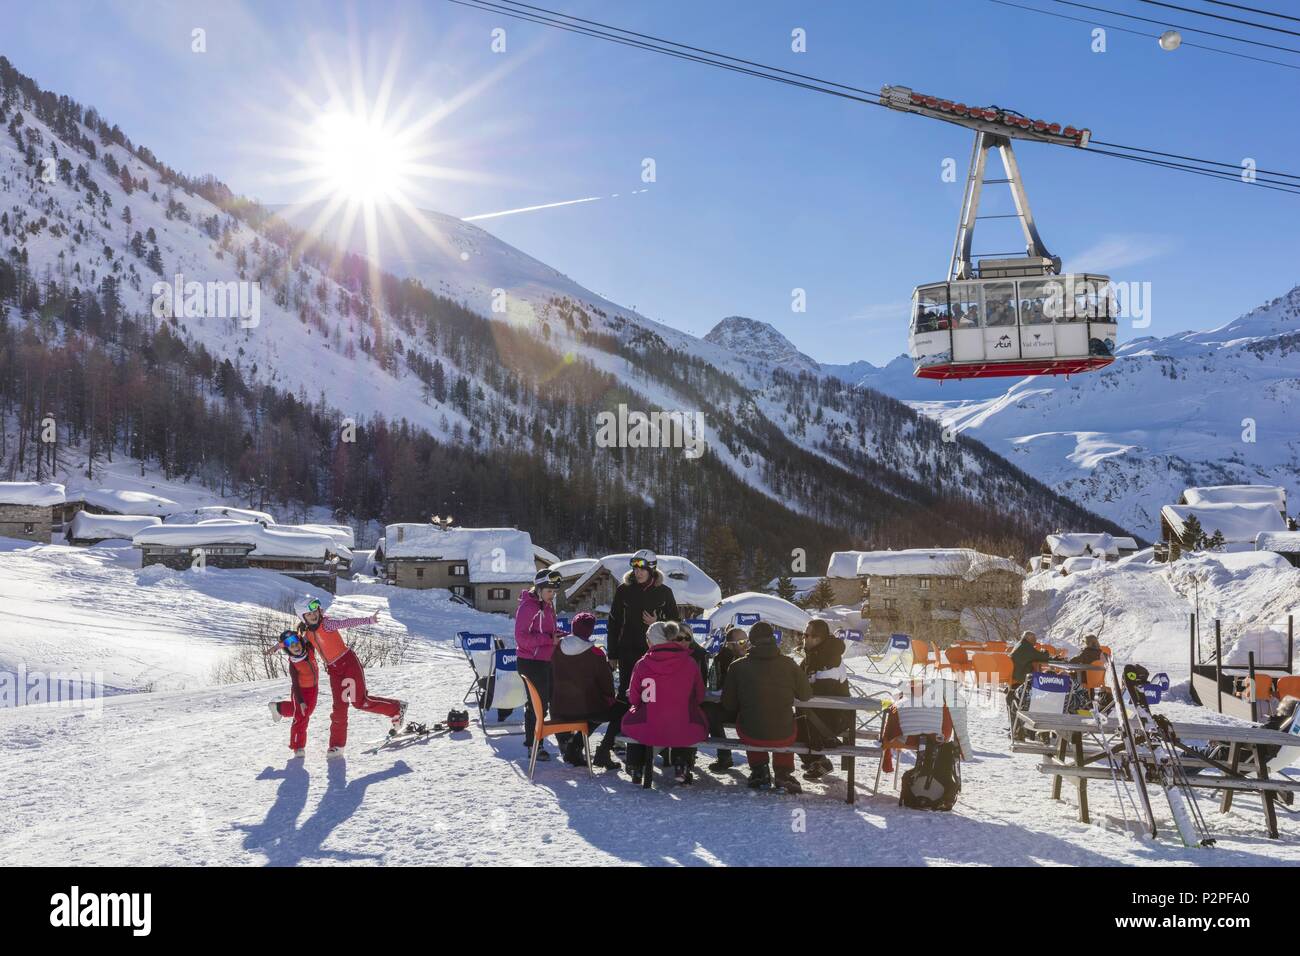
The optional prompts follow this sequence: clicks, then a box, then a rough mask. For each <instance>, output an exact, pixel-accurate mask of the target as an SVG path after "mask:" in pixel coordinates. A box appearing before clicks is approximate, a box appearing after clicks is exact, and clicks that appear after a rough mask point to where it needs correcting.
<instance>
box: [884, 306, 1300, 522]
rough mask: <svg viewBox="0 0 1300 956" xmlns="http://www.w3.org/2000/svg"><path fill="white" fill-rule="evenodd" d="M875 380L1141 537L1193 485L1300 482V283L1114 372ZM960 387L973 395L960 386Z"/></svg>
mask: <svg viewBox="0 0 1300 956" xmlns="http://www.w3.org/2000/svg"><path fill="white" fill-rule="evenodd" d="M903 361H905V359H902V358H900V359H899V360H898V362H896V363H891V364H890V366H887V368H892V367H893V366H894V365H895V364H898V363H901V362H903ZM992 381H993V382H994V383H996V381H997V380H992ZM871 384H872V387H875V388H880V389H881V390H883V391H886V392H888V393H889V394H892V395H895V396H896V397H899V398H904V399H905V400H907V401H908V403H909V404H911V405H912V406H913V407H914V408H917V409H918V410H920V411H922V412H924V413H925V414H927V415H930V416H931V417H933V418H935V419H936V420H938V421H940V422H942V423H943V424H945V425H946V426H952V427H954V428H956V429H957V430H958V431H960V432H962V433H963V434H966V435H970V436H972V437H975V438H978V439H979V440H980V441H982V442H984V443H985V444H987V445H988V446H989V447H990V448H992V449H993V450H994V451H996V452H998V453H1000V454H1002V455H1005V456H1006V457H1007V458H1008V459H1009V460H1010V461H1012V462H1014V463H1015V464H1017V465H1019V466H1020V467H1021V468H1023V469H1025V471H1027V472H1029V473H1030V474H1033V475H1035V476H1037V477H1038V478H1040V479H1042V480H1043V481H1045V482H1046V483H1047V484H1049V485H1050V486H1051V487H1053V488H1054V489H1056V490H1057V491H1059V492H1061V493H1062V494H1064V495H1066V496H1068V497H1070V498H1071V499H1073V500H1074V501H1076V502H1078V503H1079V504H1081V505H1083V506H1084V507H1086V508H1089V509H1090V510H1093V511H1095V512H1097V513H1098V514H1101V515H1104V516H1106V517H1107V518H1110V519H1111V520H1112V521H1114V522H1116V523H1117V524H1120V525H1122V526H1124V527H1126V528H1129V529H1131V530H1132V531H1134V532H1136V533H1137V534H1140V535H1143V536H1145V537H1146V538H1148V539H1152V538H1154V537H1156V536H1158V533H1159V520H1160V519H1159V511H1160V508H1161V506H1162V505H1166V504H1170V503H1172V502H1175V501H1177V500H1178V497H1179V495H1180V494H1181V492H1182V490H1183V489H1184V488H1186V487H1188V486H1195V485H1220V484H1250V483H1257V484H1276V485H1281V486H1283V487H1285V488H1287V490H1288V491H1289V493H1290V496H1291V498H1292V500H1296V497H1295V496H1296V495H1297V493H1298V492H1300V478H1298V477H1297V475H1298V474H1300V429H1298V428H1297V427H1296V420H1297V413H1298V412H1300V288H1295V289H1292V290H1291V291H1290V292H1288V293H1287V294H1285V295H1283V296H1279V297H1278V298H1276V299H1274V300H1273V301H1271V302H1269V303H1267V304H1265V305H1262V306H1260V307H1259V308H1257V309H1254V310H1253V311H1251V312H1250V313H1248V314H1246V315H1243V316H1241V317H1239V318H1237V319H1235V320H1233V321H1232V322H1229V323H1227V324H1226V325H1223V326H1221V327H1219V328H1217V329H1212V330H1209V331H1203V332H1181V333H1178V334H1175V335H1170V336H1167V337H1164V338H1152V337H1145V338H1140V339H1135V340H1132V341H1129V342H1127V343H1124V344H1123V345H1122V346H1121V348H1120V350H1119V356H1118V358H1117V360H1116V361H1115V363H1114V364H1113V365H1111V366H1110V367H1109V368H1106V369H1104V370H1102V371H1100V372H1093V373H1089V374H1087V375H1078V376H1075V377H1073V378H1071V379H1069V380H1066V379H1062V378H1046V377H1042V378H1029V379H1023V380H1019V381H1015V382H1013V383H1012V384H1011V385H1010V387H1005V386H1006V383H1005V382H1003V383H1001V384H995V385H993V386H992V387H995V388H997V389H998V392H997V393H996V394H991V395H990V394H987V392H986V391H985V390H987V389H989V388H990V384H989V383H984V382H977V383H955V384H956V385H957V388H956V389H954V393H953V394H954V397H953V398H946V397H944V398H943V400H938V399H934V398H930V399H924V398H919V397H918V394H919V392H918V389H917V386H916V385H915V384H913V385H911V386H910V387H909V386H908V385H907V383H904V382H899V381H895V380H894V379H893V378H892V377H888V376H886V375H884V374H881V375H880V376H878V377H877V378H876V379H875V380H874V381H873V382H871ZM926 384H929V383H926ZM967 385H973V386H975V388H974V391H975V393H976V394H974V395H972V396H969V397H967V396H964V395H962V391H963V390H964V387H965V386H967ZM945 390H946V388H945ZM928 391H930V392H931V393H933V392H936V391H938V390H937V389H934V388H933V386H930V387H929V389H928Z"/></svg>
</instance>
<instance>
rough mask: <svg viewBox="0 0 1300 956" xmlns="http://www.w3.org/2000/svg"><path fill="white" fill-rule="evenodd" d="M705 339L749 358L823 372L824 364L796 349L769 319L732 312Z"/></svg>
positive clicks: (816, 372) (787, 366) (817, 372)
mask: <svg viewBox="0 0 1300 956" xmlns="http://www.w3.org/2000/svg"><path fill="white" fill-rule="evenodd" d="M704 341H706V342H712V343H713V344H714V345H718V346H721V347H722V348H724V349H727V350H728V351H729V352H734V353H735V354H737V355H740V356H744V357H746V358H754V359H759V360H760V361H763V362H770V363H772V364H773V365H780V366H783V367H785V368H791V367H793V368H797V369H802V370H804V371H808V372H812V373H814V374H820V373H821V365H819V364H818V363H817V362H816V361H814V360H813V359H812V358H810V357H809V356H807V355H805V354H804V353H802V352H800V351H799V350H798V349H797V348H795V345H794V343H793V342H791V341H790V340H789V339H787V338H786V337H785V336H784V335H782V334H781V333H780V332H779V331H778V330H777V328H776V327H775V326H774V325H772V324H771V323H770V322H762V321H759V320H758V319H751V318H748V317H746V316H743V315H729V316H727V317H726V318H725V319H723V320H722V321H721V322H719V323H718V324H717V325H715V326H714V327H713V328H712V329H710V330H709V333H708V334H707V335H706V336H704Z"/></svg>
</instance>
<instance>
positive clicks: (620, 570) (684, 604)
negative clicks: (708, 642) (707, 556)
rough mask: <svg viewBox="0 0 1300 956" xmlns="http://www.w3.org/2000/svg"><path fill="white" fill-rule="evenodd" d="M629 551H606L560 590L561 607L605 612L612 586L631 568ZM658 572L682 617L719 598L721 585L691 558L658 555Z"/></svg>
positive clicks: (693, 615)
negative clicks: (561, 595) (563, 603)
mask: <svg viewBox="0 0 1300 956" xmlns="http://www.w3.org/2000/svg"><path fill="white" fill-rule="evenodd" d="M631 558H632V555H631V554H630V553H628V554H608V555H606V556H605V557H603V558H601V559H600V560H599V561H598V562H596V563H595V564H593V565H592V566H591V567H590V568H588V569H587V571H586V572H585V573H584V574H583V575H582V576H581V577H580V578H578V580H577V581H575V582H574V583H573V586H572V587H570V588H569V589H568V590H567V591H565V592H564V601H565V610H566V611H572V612H575V613H576V612H578V611H591V612H592V613H593V614H598V615H601V616H604V615H607V614H609V608H610V605H611V604H613V602H614V589H615V588H616V587H618V585H619V584H620V583H621V582H622V580H623V576H624V575H625V574H627V573H628V571H630V570H631V565H629V564H628V562H629V561H630V560H631ZM659 573H660V574H662V575H663V576H664V584H666V585H668V587H670V588H672V591H673V599H674V600H675V601H676V602H677V610H678V612H679V613H680V614H681V616H682V619H683V620H685V619H686V618H689V617H699V615H700V613H701V612H702V611H703V610H704V609H705V608H710V607H714V606H716V605H717V604H718V603H719V602H721V600H722V589H721V588H720V587H718V583H717V582H716V581H714V580H713V578H711V577H709V576H708V575H707V574H705V573H704V572H703V571H702V570H701V569H700V568H699V567H698V566H697V565H696V564H695V563H694V562H692V561H689V560H688V559H686V558H679V557H676V556H674V555H670V554H661V555H659Z"/></svg>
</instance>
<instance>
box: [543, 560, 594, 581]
mask: <svg viewBox="0 0 1300 956" xmlns="http://www.w3.org/2000/svg"><path fill="white" fill-rule="evenodd" d="M598 564H600V561H599V560H598V559H596V558H570V559H569V560H568V561H556V562H555V563H554V564H552V565H551V570H552V571H555V572H557V573H558V574H559V575H560V577H562V578H578V577H582V575H584V574H586V573H587V572H588V571H590V570H591V569H592V568H594V567H595V566H596V565H598Z"/></svg>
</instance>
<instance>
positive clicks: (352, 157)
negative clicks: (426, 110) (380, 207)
mask: <svg viewBox="0 0 1300 956" xmlns="http://www.w3.org/2000/svg"><path fill="white" fill-rule="evenodd" d="M311 139H312V145H311V147H310V149H311V151H312V152H313V153H314V154H315V156H316V157H317V168H316V169H314V170H313V172H314V173H315V175H314V176H313V177H312V178H314V179H316V181H317V183H316V185H317V187H318V189H319V190H320V191H321V192H323V193H325V194H327V195H331V194H332V195H334V196H339V197H342V198H345V199H347V200H350V201H353V202H361V203H367V204H369V203H375V202H384V201H392V200H398V199H400V198H402V197H403V196H404V195H405V193H406V192H407V190H408V188H409V186H410V183H409V181H408V169H409V167H410V164H411V157H409V156H407V155H405V150H404V148H403V144H402V142H401V140H400V138H399V137H398V136H397V135H395V134H394V133H393V132H391V131H390V130H387V129H385V128H384V127H383V125H382V124H380V123H376V122H374V121H373V120H371V119H369V118H368V117H365V116H359V115H355V114H352V113H347V112H340V111H336V112H329V113H325V114H323V115H322V116H321V117H320V118H319V119H318V120H317V121H316V123H315V124H314V126H313V127H312V130H311Z"/></svg>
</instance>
